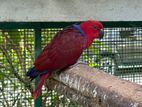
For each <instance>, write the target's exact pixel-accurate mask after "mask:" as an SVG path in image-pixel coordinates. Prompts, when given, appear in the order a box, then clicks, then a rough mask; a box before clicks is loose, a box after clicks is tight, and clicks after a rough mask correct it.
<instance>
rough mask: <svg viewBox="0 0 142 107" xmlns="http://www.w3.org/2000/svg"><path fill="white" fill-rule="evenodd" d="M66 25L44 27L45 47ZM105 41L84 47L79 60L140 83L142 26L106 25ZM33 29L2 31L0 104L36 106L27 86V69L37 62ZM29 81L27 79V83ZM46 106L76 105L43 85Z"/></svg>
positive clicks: (29, 87) (30, 89)
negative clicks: (110, 26)
mask: <svg viewBox="0 0 142 107" xmlns="http://www.w3.org/2000/svg"><path fill="white" fill-rule="evenodd" d="M62 29H63V28H61V27H60V28H58V27H57V28H55V27H54V28H43V29H41V39H42V40H41V45H42V49H43V48H44V46H45V45H47V44H48V43H49V42H50V41H51V40H52V38H53V37H54V35H55V34H56V33H57V32H58V31H60V30H62ZM104 31H105V35H104V38H103V39H102V40H96V41H94V42H93V44H92V45H91V47H90V48H89V49H87V50H85V51H84V52H83V54H82V56H81V57H80V59H79V61H83V62H84V63H86V64H88V65H89V66H91V67H96V68H99V69H102V70H104V71H106V72H108V73H109V74H112V75H115V76H118V77H120V78H123V79H125V80H129V81H132V82H135V83H138V84H142V73H141V70H142V49H141V48H142V28H141V27H113V28H109V27H105V29H104ZM34 35H35V31H34V29H1V30H0V106H2V107H10V106H13V107H33V106H34V101H33V99H32V97H31V93H32V88H31V87H33V84H31V83H30V84H31V86H30V85H27V84H26V83H27V78H26V76H25V73H26V71H28V69H29V68H30V67H31V66H33V61H34V59H35V58H34V55H35V50H34V48H35V47H34V43H35V42H34ZM25 81H26V82H25ZM42 101H43V102H42V103H43V104H44V106H47V107H50V106H51V107H56V106H61V107H62V106H63V107H71V106H72V107H75V106H76V107H77V105H74V104H73V103H71V102H70V101H69V99H66V98H64V96H63V95H59V94H58V93H57V92H55V91H54V90H49V89H47V88H46V87H43V94H42Z"/></svg>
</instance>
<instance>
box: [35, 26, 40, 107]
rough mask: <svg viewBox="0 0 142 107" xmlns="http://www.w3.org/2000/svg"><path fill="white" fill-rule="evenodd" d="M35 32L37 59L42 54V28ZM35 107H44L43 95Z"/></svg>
mask: <svg viewBox="0 0 142 107" xmlns="http://www.w3.org/2000/svg"><path fill="white" fill-rule="evenodd" d="M34 30H35V34H34V36H35V58H37V56H38V55H39V53H40V52H41V28H40V27H39V28H36V29H34ZM38 80H39V78H37V79H36V82H35V86H37V84H38ZM34 106H35V107H42V93H40V95H39V97H38V98H37V99H36V100H35V101H34Z"/></svg>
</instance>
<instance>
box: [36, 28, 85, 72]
mask: <svg viewBox="0 0 142 107" xmlns="http://www.w3.org/2000/svg"><path fill="white" fill-rule="evenodd" d="M85 45H86V42H85V37H83V36H82V35H81V34H80V32H79V31H78V30H77V29H75V28H73V27H68V28H66V29H64V30H62V31H61V32H59V33H57V35H56V36H55V37H54V39H53V40H52V41H51V43H50V44H49V45H47V46H46V47H45V48H44V50H43V51H42V52H41V54H40V55H39V56H38V58H37V59H36V61H35V63H34V65H35V68H36V69H37V70H38V71H40V72H42V71H44V70H48V71H54V70H57V69H62V68H64V67H67V66H69V65H72V64H74V63H75V62H76V61H77V59H78V58H79V57H80V55H81V53H82V51H83V49H84V46H85Z"/></svg>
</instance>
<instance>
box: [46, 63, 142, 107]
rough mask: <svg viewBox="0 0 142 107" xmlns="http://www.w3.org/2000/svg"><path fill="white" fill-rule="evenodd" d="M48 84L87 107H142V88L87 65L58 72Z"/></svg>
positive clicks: (79, 65) (49, 86)
mask: <svg viewBox="0 0 142 107" xmlns="http://www.w3.org/2000/svg"><path fill="white" fill-rule="evenodd" d="M46 85H47V87H48V88H50V89H54V90H56V91H57V92H59V93H61V94H63V95H64V96H65V97H67V98H69V99H70V100H71V101H73V102H75V103H78V104H79V105H82V106H83V107H142V86H140V85H137V84H134V83H131V82H129V81H126V80H122V79H119V78H117V77H114V76H111V75H109V74H107V73H105V72H102V71H100V70H98V69H94V68H91V67H88V66H87V65H83V64H78V65H76V66H74V67H73V68H68V69H66V70H65V72H61V73H60V75H58V74H57V73H56V72H55V73H54V74H53V76H52V78H50V79H49V81H47V83H46Z"/></svg>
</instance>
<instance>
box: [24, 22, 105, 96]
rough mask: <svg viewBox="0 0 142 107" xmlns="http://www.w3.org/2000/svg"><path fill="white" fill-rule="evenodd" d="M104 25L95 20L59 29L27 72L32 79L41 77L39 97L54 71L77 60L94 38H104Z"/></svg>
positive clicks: (36, 91)
mask: <svg viewBox="0 0 142 107" xmlns="http://www.w3.org/2000/svg"><path fill="white" fill-rule="evenodd" d="M102 36H103V25H102V24H101V23H100V22H98V21H94V20H89V21H85V22H82V23H81V24H73V25H71V26H68V27H65V28H64V29H63V30H61V31H59V32H58V33H57V34H56V35H55V37H54V38H53V39H52V41H51V43H50V44H48V45H47V46H45V48H44V49H43V50H42V52H41V53H40V55H39V56H38V57H37V59H36V60H35V62H34V67H33V68H31V69H30V70H29V71H28V72H27V74H26V75H27V76H29V77H30V78H31V80H33V79H35V78H36V77H38V76H39V77H40V79H39V82H38V86H37V88H36V90H35V91H34V93H33V97H34V99H36V98H38V96H39V93H40V92H41V89H42V86H43V84H44V82H45V79H46V78H48V77H49V76H50V75H51V74H52V72H53V71H55V70H61V69H64V68H66V67H68V66H70V65H73V64H74V63H76V62H77V60H78V58H79V57H80V55H81V54H82V52H83V50H84V49H86V48H88V47H89V46H90V45H91V44H92V42H93V40H94V39H96V38H102Z"/></svg>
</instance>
